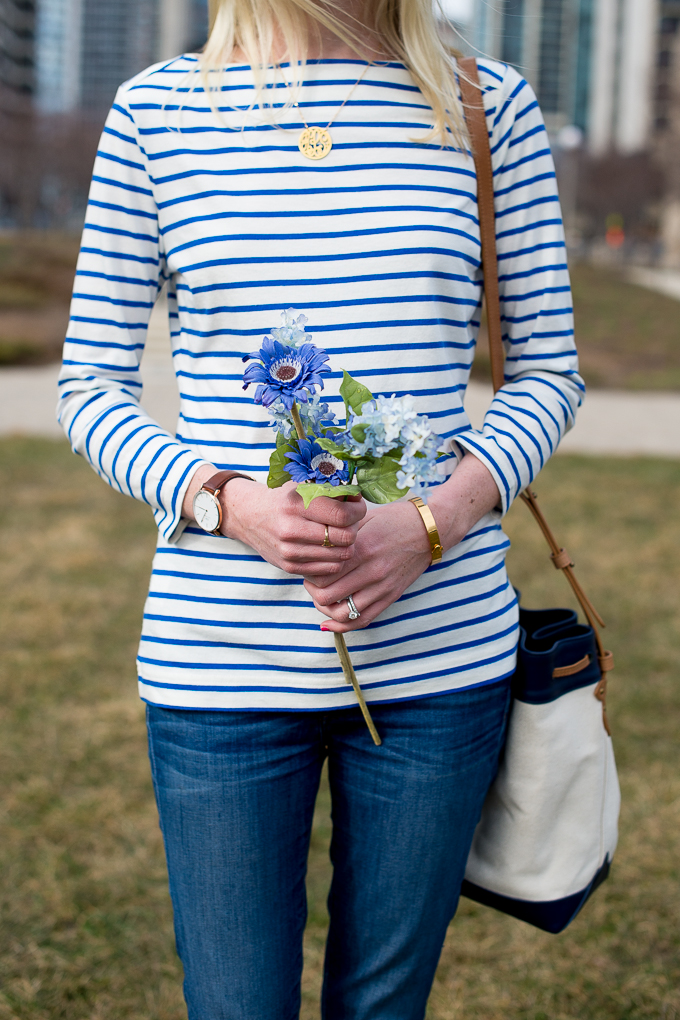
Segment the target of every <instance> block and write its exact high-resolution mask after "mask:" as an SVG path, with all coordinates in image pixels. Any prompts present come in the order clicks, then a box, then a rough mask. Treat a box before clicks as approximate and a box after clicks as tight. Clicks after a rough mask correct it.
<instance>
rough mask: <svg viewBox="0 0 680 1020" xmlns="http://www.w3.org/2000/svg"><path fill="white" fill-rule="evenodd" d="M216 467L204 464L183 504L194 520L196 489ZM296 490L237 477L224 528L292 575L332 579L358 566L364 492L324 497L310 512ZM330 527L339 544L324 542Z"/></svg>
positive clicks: (225, 502) (226, 498) (223, 500)
mask: <svg viewBox="0 0 680 1020" xmlns="http://www.w3.org/2000/svg"><path fill="white" fill-rule="evenodd" d="M216 470H217V469H216V468H214V467H213V466H212V465H202V466H201V467H200V468H198V470H197V471H196V473H195V474H194V476H193V478H192V480H191V482H190V484H189V488H188V490H187V493H186V496H185V499H184V504H183V508H182V513H183V516H185V517H187V518H188V519H189V520H193V519H194V515H193V505H192V504H193V497H194V495H195V493H196V492H198V490H199V489H200V487H201V485H202V484H203V482H206V481H207V480H208V479H209V478H210V477H211V475H214V474H216ZM295 490H296V484H295V482H286V484H285V485H282V486H281V487H280V488H278V489H269V488H267V486H266V485H262V484H260V483H258V482H251V481H249V480H248V479H245V478H232V480H231V481H230V482H228V484H227V485H225V486H224V488H223V489H222V491H221V493H220V495H219V500H220V504H221V506H222V525H221V528H220V530H221V531H222V534H223V535H225V536H227V537H228V538H235V539H238V540H239V541H241V542H245V544H246V545H249V546H251V548H253V549H254V550H255V551H256V552H258V553H259V554H260V556H262V557H263V558H264V559H265V560H267V561H268V562H269V563H272V564H273V565H274V566H275V567H279V568H280V569H281V570H285V571H286V573H288V574H301V575H303V576H304V577H316V578H323V579H325V580H330V579H331V578H333V577H335V576H337V575H338V574H340V573H341V572H342V571H343V570H344V569H346V568H347V567H348V566H349V567H351V565H352V561H353V559H354V555H355V551H354V544H355V541H356V538H357V533H358V530H359V522H360V521H361V520H362V519H363V517H364V515H365V513H366V504H365V502H364V501H363V499H362V498H361V497H360V496H352V497H350V498H349V499H348V500H347V501H343V500H340V499H330V498H329V497H327V496H321V497H319V498H317V499H314V500H312V502H311V503H310V504H309V507H308V508H307V509H306V510H305V506H304V503H303V502H302V497H301V496H300V495H299V494H298V493H297V492H296V491H295ZM326 526H328V537H329V539H330V541H331V542H332V543H333V546H334V547H335V548H329V547H324V545H323V542H324V538H325V535H326Z"/></svg>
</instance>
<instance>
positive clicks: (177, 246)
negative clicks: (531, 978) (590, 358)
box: [60, 0, 582, 1020]
mask: <svg viewBox="0 0 680 1020" xmlns="http://www.w3.org/2000/svg"><path fill="white" fill-rule="evenodd" d="M211 18H212V30H211V35H210V40H209V43H208V46H207V48H206V51H205V53H204V54H203V55H202V56H201V57H197V56H196V55H185V56H181V57H178V58H177V59H176V60H172V61H170V62H168V63H164V64H162V65H158V66H156V67H153V68H150V69H149V70H148V71H146V72H144V73H143V74H140V75H138V76H137V77H136V78H134V79H133V80H132V81H130V82H128V83H127V84H126V85H124V86H123V87H122V88H121V90H120V91H119V93H118V96H117V99H116V102H115V105H114V107H113V109H112V111H111V114H110V117H109V119H108V121H107V125H106V128H105V131H104V135H103V138H102V144H101V149H100V152H99V155H98V158H97V163H96V166H95V171H94V179H93V184H92V192H91V200H90V205H89V210H88V217H87V224H86V227H85V233H84V238H83V248H82V254H81V258H80V262H79V267H78V276H77V282H76V292H75V295H74V304H73V315H72V320H71V325H70V329H69V335H68V339H67V343H66V347H65V357H64V370H63V374H62V379H61V402H60V417H61V421H62V423H63V425H64V428H65V430H66V432H67V434H68V435H69V437H70V439H71V442H72V444H73V448H74V450H76V451H77V452H78V453H80V454H82V455H83V456H85V457H87V458H88V459H89V461H90V462H91V464H92V465H93V467H94V468H95V470H96V471H97V472H98V473H99V474H100V475H101V476H102V477H103V478H104V479H105V480H106V481H107V482H108V483H109V484H110V485H112V486H114V487H115V488H117V489H119V490H120V491H122V492H126V493H128V494H130V495H131V496H134V497H135V498H137V499H141V500H145V501H146V502H148V503H149V504H150V505H151V506H152V507H153V510H154V514H155V517H156V521H157V524H158V529H159V540H158V550H157V554H156V557H155V560H154V567H153V575H152V579H151V587H150V592H149V597H148V600H147V603H146V609H145V614H144V626H143V633H142V639H141V645H140V653H139V685H140V692H141V696H142V698H143V699H144V700H145V701H146V703H147V713H148V728H149V740H150V756H151V764H152V772H153V779H154V784H155V790H156V796H157V801H158V807H159V812H160V819H161V826H162V829H163V835H164V840H165V847H166V854H167V861H168V868H169V874H170V890H171V895H172V901H173V906H174V911H175V928H176V937H177V946H178V950H179V954H180V957H181V959H182V963H183V965H184V971H185V995H186V1000H187V1004H188V1011H189V1017H190V1018H191V1020H227V1018H228V1020H292V1018H294V1017H297V1016H298V1012H299V1005H300V975H301V969H302V936H303V930H304V925H305V915H306V906H305V889H304V881H305V869H306V859H307V851H308V847H309V838H310V830H311V823H312V814H313V809H314V801H315V796H316V792H317V788H318V784H319V778H320V774H321V769H322V765H323V762H324V760H325V759H328V766H329V778H330V786H331V793H332V798H333V842H332V850H331V855H332V860H333V868H334V873H333V884H332V888H331V892H330V897H329V911H330V931H329V937H328V946H327V953H326V963H325V979H324V993H323V1003H322V1012H323V1016H324V1018H325V1020H369V1018H370V1020H420V1018H422V1017H423V1016H424V1014H425V1008H426V1002H427V998H428V994H429V990H430V986H431V983H432V980H433V977H434V973H435V969H436V966H437V961H438V958H439V954H440V951H441V947H442V943H443V940H444V936H445V933H446V929H447V925H448V924H449V922H450V921H451V918H452V917H453V915H454V913H455V910H456V905H457V902H458V896H459V893H460V886H461V880H462V878H463V873H464V869H465V861H466V857H467V854H468V850H469V846H470V842H471V839H472V834H473V830H474V827H475V824H476V822H477V819H478V817H479V812H480V808H481V804H482V801H483V799H484V796H485V794H486V791H487V789H488V787H489V784H490V783H491V781H492V779H493V777H494V774H495V771H496V768H497V763H498V757H499V753H500V751H501V748H502V743H503V737H504V727H505V719H506V714H507V707H508V700H509V678H510V676H511V674H512V672H513V668H514V663H515V653H516V645H517V619H518V611H517V603H516V598H515V595H514V592H513V590H512V588H511V586H510V585H509V583H508V579H507V576H506V573H505V565H504V557H505V551H506V548H507V544H508V543H507V540H506V538H505V536H504V534H503V531H502V528H501V517H502V514H503V513H505V511H506V510H507V509H508V507H509V506H510V504H511V503H512V501H513V499H514V498H515V497H516V495H517V494H518V492H519V491H521V489H523V488H524V487H525V486H526V485H527V484H529V482H530V481H531V479H532V478H533V476H534V475H535V474H536V472H537V471H539V470H540V468H541V467H542V465H543V464H544V463H545V461H546V460H547V458H548V457H549V456H550V455H551V454H552V453H553V452H554V450H555V448H556V447H557V444H558V442H559V440H560V438H561V436H562V434H563V433H564V432H565V431H566V430H567V429H568V428H569V427H570V426H571V425H572V423H573V420H574V414H575V412H576V409H577V406H578V404H579V403H580V396H581V392H582V384H581V381H580V379H579V376H578V375H577V363H576V356H575V351H574V349H573V335H572V321H571V306H570V294H569V281H568V276H567V269H566V264H565V250H564V241H563V234H562V226H561V220H560V212H559V205H558V201H557V195H556V189H555V180H554V173H553V166H552V162H551V158H550V151H549V147H548V143H547V139H546V135H545V130H544V127H543V123H542V120H541V116H540V113H539V110H538V108H537V106H536V101H535V99H534V97H533V94H532V93H531V90H530V88H529V87H528V86H527V84H526V83H525V82H524V81H523V80H522V79H521V78H520V77H519V75H517V73H516V72H515V71H513V70H512V69H509V68H507V67H505V66H504V65H501V64H497V63H494V62H491V61H487V60H482V61H480V78H481V83H482V87H483V90H484V102H485V107H486V111H487V117H488V126H489V132H490V137H491V145H492V152H493V161H494V171H495V182H496V183H495V187H496V206H497V214H498V246H499V255H500V269H501V297H502V302H503V310H504V327H505V344H506V351H507V355H508V357H507V366H506V385H505V386H504V387H503V389H502V390H501V391H500V392H499V393H498V395H497V396H496V398H495V399H494V401H493V403H492V404H491V408H490V410H489V413H488V415H487V417H486V421H485V424H484V428H483V430H482V431H476V430H474V429H472V428H471V426H470V422H469V420H468V418H467V416H466V414H465V411H464V408H463V402H462V401H463V395H464V393H465V387H466V384H467V380H468V376H469V371H470V365H471V362H472V358H473V353H474V348H475V340H476V335H477V330H478V325H479V314H480V300H481V290H482V280H481V266H480V241H479V226H478V219H477V205H476V182H475V174H474V167H473V163H472V159H471V157H470V154H469V152H468V150H467V148H466V135H465V128H464V120H463V116H462V110H461V105H460V101H459V98H458V90H457V83H456V63H455V59H454V58H453V56H451V55H450V54H449V53H448V52H447V51H446V50H445V49H444V47H443V45H442V43H441V42H440V40H439V37H438V35H437V26H436V22H435V19H434V15H433V12H432V8H431V2H430V0H213V2H212V5H211ZM165 281H168V282H169V302H170V323H171V331H172V342H173V357H174V363H175V367H176V371H177V377H178V381H179V388H180V393H181V414H180V418H179V422H178V428H177V434H176V436H175V435H171V434H168V433H166V432H164V431H163V430H162V429H161V428H160V427H159V426H158V425H157V424H156V423H155V422H154V421H152V420H151V419H150V418H149V417H148V416H147V415H146V414H145V412H144V411H143V410H142V408H141V407H140V405H139V402H138V398H139V396H140V392H141V383H140V374H139V363H140V359H141V355H142V351H143V348H144V338H145V335H146V328H147V322H148V318H149V313H150V311H151V308H152V306H153V303H154V301H155V299H156V295H157V293H158V290H159V288H160V287H161V286H162V285H163V284H164V282H165ZM291 307H292V308H295V309H297V310H299V312H301V313H304V314H305V315H306V316H307V319H308V327H309V329H310V331H311V333H312V335H314V336H315V339H316V342H317V343H318V344H319V345H320V346H322V347H324V348H325V349H326V350H327V351H328V352H329V353H330V355H331V364H332V365H333V367H334V369H335V374H334V375H333V376H332V377H331V378H330V381H329V382H328V383H327V386H326V390H325V392H324V399H325V400H327V401H328V404H329V407H330V409H331V410H339V408H340V401H339V397H338V385H339V381H340V380H339V375H338V371H337V369H338V367H340V366H342V367H344V368H346V369H347V370H348V371H349V372H351V373H352V374H353V375H355V376H358V377H359V378H360V379H363V380H365V381H366V384H367V385H368V386H369V387H370V389H371V390H372V391H373V392H374V393H384V394H391V393H411V394H413V396H414V398H415V402H416V407H417V410H418V411H421V412H426V413H427V414H428V415H429V417H430V419H432V420H433V421H434V423H435V425H436V428H437V430H438V432H439V434H440V435H441V436H442V437H444V439H445V440H446V444H447V450H448V460H447V462H446V465H447V470H446V474H445V475H443V476H442V482H441V484H440V485H438V486H437V487H435V489H434V491H433V492H432V494H431V497H430V502H429V506H430V509H431V511H432V513H433V515H434V519H435V523H436V527H437V529H438V532H439V535H440V538H441V543H442V545H443V548H444V555H443V558H442V559H441V561H439V562H437V563H432V562H431V553H430V544H429V539H428V533H427V531H426V529H425V527H424V525H423V520H422V519H421V516H420V515H419V513H418V511H417V509H416V508H415V506H414V505H413V504H412V503H411V502H409V501H408V500H406V499H404V500H401V501H398V502H397V503H393V504H390V505H389V506H370V507H367V506H366V505H365V503H364V502H363V501H361V500H355V501H350V502H346V503H341V502H337V501H333V500H330V499H326V498H320V499H316V500H314V501H313V502H312V503H311V504H310V506H309V508H308V509H307V510H305V509H304V507H303V503H302V500H301V499H300V497H299V496H298V495H297V494H296V492H295V485H294V483H288V484H287V485H285V486H283V487H282V488H280V489H268V488H267V486H266V484H264V483H265V479H266V475H267V468H268V460H269V455H270V452H271V449H272V432H271V429H270V428H269V420H268V418H267V416H266V414H265V412H264V410H263V408H262V407H260V406H258V405H256V404H255V403H254V402H253V401H252V399H251V398H250V395H249V394H244V393H243V390H242V373H243V365H242V361H241V359H242V356H243V355H244V354H245V353H247V352H249V351H251V350H253V348H254V347H256V346H257V345H258V341H259V340H260V338H261V337H262V336H263V335H264V334H265V333H266V332H267V331H268V330H269V329H270V328H271V327H272V326H273V325H277V324H278V318H279V313H280V311H281V310H285V309H289V308H291ZM454 469H455V470H454ZM224 472H227V474H224ZM216 475H217V476H218V477H217V479H215V476H216ZM244 476H247V477H244ZM216 492H217V493H218V495H217V496H215V493H216ZM211 532H217V534H213V533H211ZM352 600H353V601H352ZM352 606H356V609H357V612H358V613H359V614H360V615H358V616H355V614H354V612H353V609H352ZM329 631H340V632H342V633H344V634H345V635H346V636H347V641H348V645H349V648H350V652H351V655H352V658H353V661H354V664H355V667H356V670H357V673H358V675H359V679H360V681H361V684H362V686H363V689H364V692H365V695H366V698H367V700H368V702H369V703H370V706H371V711H372V714H373V717H374V719H375V722H376V724H377V727H378V729H379V731H380V734H381V736H382V739H383V743H382V746H381V747H375V746H374V745H373V743H372V741H371V739H370V736H369V733H368V731H367V729H366V727H365V725H364V723H363V721H362V718H361V715H360V713H359V710H358V708H357V707H356V703H355V699H354V695H353V692H352V690H351V689H350V688H349V687H347V686H346V685H345V683H344V681H343V678H342V674H341V672H340V670H339V666H338V662H337V659H336V657H335V651H334V646H333V640H332V635H331V634H330V633H328V632H329Z"/></svg>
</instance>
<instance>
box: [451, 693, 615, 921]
mask: <svg viewBox="0 0 680 1020" xmlns="http://www.w3.org/2000/svg"><path fill="white" fill-rule="evenodd" d="M596 687H597V684H593V685H592V686H590V687H583V688H581V689H580V690H576V691H570V692H569V693H568V694H565V695H563V696H562V697H561V698H557V699H556V700H555V701H552V702H549V703H548V704H547V705H528V704H526V703H524V702H521V701H515V702H514V705H513V709H512V714H511V716H510V723H509V729H508V739H507V744H506V749H505V756H504V759H503V761H502V763H501V767H500V770H499V773H498V777H497V778H496V781H495V783H494V785H493V786H492V788H491V790H490V791H489V794H488V796H487V799H486V802H485V804H484V807H483V809H482V817H481V821H480V823H479V825H478V826H477V830H476V832H475V837H474V840H473V844H472V849H471V851H470V857H469V859H468V864H467V870H466V873H465V877H466V878H467V880H468V881H469V882H473V883H474V884H475V885H478V886H481V887H482V888H483V889H487V890H489V891H490V892H494V893H498V894H499V895H501V896H511V897H513V898H514V899H520V900H528V901H530V902H532V903H542V902H547V901H551V900H558V899H563V898H564V897H566V896H571V895H573V894H574V893H577V892H581V891H582V890H583V889H585V888H586V887H587V886H588V885H589V884H590V882H591V881H592V880H593V878H594V876H595V874H596V872H597V870H598V869H599V868H600V867H601V865H602V864H603V863H604V861H605V858H606V857H607V856H608V857H609V859H610V860H611V858H612V856H613V854H614V850H615V849H616V842H617V836H618V830H617V821H618V815H619V805H620V799H621V798H620V793H619V785H618V778H617V775H616V765H615V762H614V751H613V748H612V741H611V737H609V736H608V735H607V732H606V730H605V728H604V725H603V723H602V705H601V703H600V702H599V701H598V700H597V698H595V689H596Z"/></svg>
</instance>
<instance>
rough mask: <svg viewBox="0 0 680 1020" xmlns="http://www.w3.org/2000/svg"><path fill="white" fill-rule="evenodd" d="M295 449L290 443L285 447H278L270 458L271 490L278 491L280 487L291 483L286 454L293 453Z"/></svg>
mask: <svg viewBox="0 0 680 1020" xmlns="http://www.w3.org/2000/svg"><path fill="white" fill-rule="evenodd" d="M294 449H295V447H294V446H291V445H290V443H285V444H284V445H283V446H277V448H276V449H275V450H274V452H273V453H272V455H271V457H270V458H269V474H268V475H267V485H268V486H269V488H270V489H278V487H279V486H280V485H285V483H286V482H289V481H290V475H289V474H288V471H287V470H286V465H287V464H288V461H287V460H286V453H293V451H294Z"/></svg>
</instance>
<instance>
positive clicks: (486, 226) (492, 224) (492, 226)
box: [458, 57, 505, 393]
mask: <svg viewBox="0 0 680 1020" xmlns="http://www.w3.org/2000/svg"><path fill="white" fill-rule="evenodd" d="M458 69H459V71H462V74H459V76H458V85H459V87H460V92H461V96H462V98H463V110H464V112H465V120H466V122H467V128H468V132H469V135H470V143H471V145H472V158H473V159H474V161H475V170H476V173H477V208H478V211H479V233H480V236H481V240H482V267H483V270H484V294H485V297H486V317H487V328H488V330H489V357H490V359H491V378H492V380H493V389H494V393H495V392H496V391H497V390H499V389H500V388H501V386H502V385H503V381H504V373H503V365H504V362H505V355H504V351H503V338H502V333H501V303H500V298H499V294H498V258H497V255H496V210H495V207H494V197H493V165H492V163H491V147H490V145H489V132H488V128H487V126H486V113H485V110H484V101H483V95H482V87H481V85H480V83H479V74H478V72H477V61H476V60H475V58H474V57H462V59H460V60H459V61H458Z"/></svg>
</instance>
